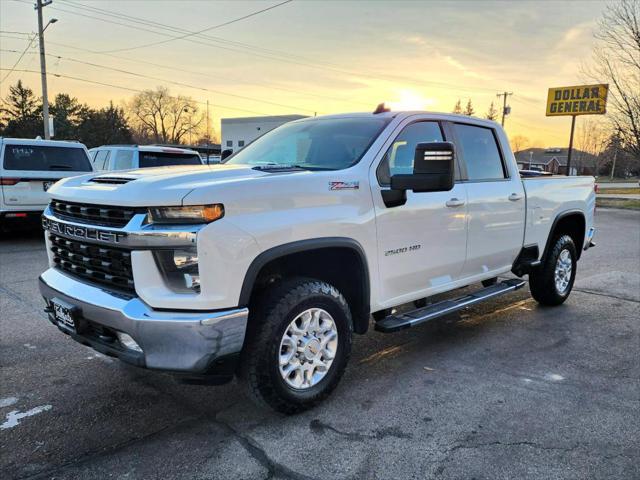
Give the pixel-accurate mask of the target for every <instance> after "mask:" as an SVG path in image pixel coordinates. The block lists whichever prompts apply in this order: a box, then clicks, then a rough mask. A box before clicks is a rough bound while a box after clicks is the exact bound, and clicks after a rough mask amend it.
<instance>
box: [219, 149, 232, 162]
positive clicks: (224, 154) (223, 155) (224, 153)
mask: <svg viewBox="0 0 640 480" xmlns="http://www.w3.org/2000/svg"><path fill="white" fill-rule="evenodd" d="M232 153H233V150H231V149H230V148H229V149H227V150H223V151H222V153H221V154H220V161H221V162H222V161H223V160H224V159H226V158H228V157H230V156H231V154H232Z"/></svg>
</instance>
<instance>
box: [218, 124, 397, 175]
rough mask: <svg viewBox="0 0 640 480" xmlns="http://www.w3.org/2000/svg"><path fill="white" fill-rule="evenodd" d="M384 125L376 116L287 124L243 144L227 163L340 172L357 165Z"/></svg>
mask: <svg viewBox="0 0 640 480" xmlns="http://www.w3.org/2000/svg"><path fill="white" fill-rule="evenodd" d="M387 123H388V120H387V119H385V118H380V117H377V118H375V117H365V118H337V119H314V120H305V121H301V122H293V123H287V124H285V125H282V126H281V127H278V128H276V129H275V130H272V131H270V132H269V133H266V134H265V135H263V136H262V137H260V138H258V139H257V140H255V141H254V142H252V143H251V144H249V145H247V146H246V147H245V148H243V149H242V150H240V151H239V152H238V153H236V154H235V155H233V156H231V157H229V159H228V160H227V163H230V164H236V165H255V166H259V165H276V166H283V167H287V166H295V167H298V168H306V169H309V170H340V169H343V168H347V167H350V166H351V165H353V164H355V163H357V162H358V161H359V160H360V158H361V157H362V156H363V155H364V153H365V152H366V151H367V149H368V148H369V146H370V145H371V144H372V143H373V141H374V140H375V139H376V137H377V136H378V134H379V133H380V132H381V131H382V129H383V128H384V127H385V126H386V124H387Z"/></svg>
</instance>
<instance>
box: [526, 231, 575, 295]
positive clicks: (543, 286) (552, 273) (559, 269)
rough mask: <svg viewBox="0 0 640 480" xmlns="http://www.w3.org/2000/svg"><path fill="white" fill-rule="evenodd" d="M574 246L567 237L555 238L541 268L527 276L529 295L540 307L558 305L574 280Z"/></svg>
mask: <svg viewBox="0 0 640 480" xmlns="http://www.w3.org/2000/svg"><path fill="white" fill-rule="evenodd" d="M577 258H578V255H577V252H576V246H575V244H574V243H573V240H572V239H571V237H570V236H569V235H562V236H560V237H557V238H556V239H555V241H554V243H553V245H552V247H551V250H550V251H549V253H548V254H547V258H546V259H545V262H544V263H543V264H542V265H541V267H540V268H539V269H538V270H536V271H534V272H531V273H530V274H529V287H530V288H531V295H532V296H533V298H534V299H535V300H536V301H537V302H538V303H541V304H542V305H560V304H561V303H563V302H564V301H565V300H566V299H567V298H568V297H569V294H570V293H571V290H572V289H573V282H574V281H575V278H576V262H577Z"/></svg>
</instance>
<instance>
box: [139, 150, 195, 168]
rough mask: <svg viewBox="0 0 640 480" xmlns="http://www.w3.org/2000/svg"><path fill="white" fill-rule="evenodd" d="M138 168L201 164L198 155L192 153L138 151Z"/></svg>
mask: <svg viewBox="0 0 640 480" xmlns="http://www.w3.org/2000/svg"><path fill="white" fill-rule="evenodd" d="M139 159H140V168H147V167H166V166H168V165H202V162H201V161H200V155H198V154H193V153H171V152H140V153H139Z"/></svg>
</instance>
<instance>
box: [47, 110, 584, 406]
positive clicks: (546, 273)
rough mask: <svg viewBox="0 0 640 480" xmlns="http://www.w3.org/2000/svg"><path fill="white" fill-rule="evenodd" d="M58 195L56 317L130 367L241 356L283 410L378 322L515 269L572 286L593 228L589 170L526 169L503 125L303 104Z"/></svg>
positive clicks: (545, 300)
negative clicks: (310, 108)
mask: <svg viewBox="0 0 640 480" xmlns="http://www.w3.org/2000/svg"><path fill="white" fill-rule="evenodd" d="M50 194H51V196H52V200H51V204H50V205H49V207H48V208H47V210H46V211H45V212H44V215H43V226H44V229H45V236H46V245H47V251H48V254H49V261H50V268H49V269H48V270H47V271H46V272H44V273H43V274H42V275H41V277H40V291H41V292H42V295H43V297H44V299H45V301H46V311H47V312H48V313H49V319H50V321H51V323H53V324H54V325H55V326H57V327H58V328H59V329H60V330H61V331H63V332H64V333H66V334H68V335H70V336H71V337H72V338H73V339H74V340H77V341H78V342H81V343H83V344H85V345H88V346H91V347H92V348H94V349H96V350H98V351H100V352H103V353H105V354H107V355H112V356H115V357H118V358H120V359H121V360H123V361H125V362H129V363H131V364H134V365H138V366H140V367H145V368H149V369H155V370H161V371H166V372H172V373H174V374H176V375H179V376H182V377H184V378H185V379H188V380H207V381H209V382H210V383H215V382H224V381H228V380H230V379H231V378H232V377H233V376H234V375H237V376H238V377H239V378H240V379H241V380H242V381H243V382H244V383H245V384H246V385H247V386H248V391H249V392H250V393H251V395H252V396H253V397H254V398H255V399H257V400H258V401H259V402H260V403H262V404H266V405H269V406H271V407H272V408H274V409H276V410H279V411H281V412H285V413H293V412H297V411H300V410H303V409H305V408H309V407H310V406H312V405H314V404H315V403H317V402H318V401H320V400H322V399H323V398H325V397H326V396H327V395H329V393H330V392H331V391H332V390H333V389H334V388H335V386H336V385H337V383H338V381H339V379H340V377H341V376H342V374H343V372H344V370H345V368H346V365H347V361H348V359H349V354H350V351H351V344H352V334H353V333H356V334H365V333H367V331H368V330H370V326H371V325H373V328H374V329H375V330H377V331H379V332H385V333H389V332H394V331H397V330H400V329H405V328H412V327H415V326H417V325H419V324H421V323H424V322H428V321H432V320H434V319H436V318H438V317H441V316H443V315H445V314H448V313H451V312H454V311H456V310H459V309H462V308H464V307H466V306H468V305H472V304H474V303H478V302H481V301H488V300H490V299H492V298H494V297H496V296H497V295H502V294H506V293H509V292H512V291H514V290H516V289H518V288H520V287H522V286H524V285H525V282H524V280H522V278H519V277H522V276H525V275H528V278H529V286H530V290H531V293H532V295H533V297H534V298H535V299H536V300H537V301H538V302H540V303H542V304H545V305H558V304H560V303H562V302H564V301H565V300H566V299H567V297H568V296H569V294H570V292H571V289H572V286H573V282H574V279H575V275H576V266H577V261H578V260H579V259H580V256H581V254H582V252H583V250H586V249H588V248H589V247H590V246H592V245H593V242H592V239H593V235H594V227H593V213H594V208H595V194H594V179H593V177H534V178H530V179H522V178H521V177H520V175H519V173H518V166H517V164H516V161H515V159H514V156H513V153H512V152H511V150H510V148H509V143H508V140H507V136H506V135H505V132H504V131H503V129H502V128H501V127H500V125H498V124H496V123H495V122H492V121H489V120H481V119H477V118H472V117H468V116H459V115H450V114H437V113H428V112H389V111H386V110H385V109H378V110H376V112H375V113H360V114H344V115H333V116H323V117H314V118H307V119H302V120H298V121H294V122H290V123H287V124H285V125H283V126H280V127H278V128H276V129H275V130H273V131H271V132H269V133H267V134H265V135H264V136H262V137H260V138H259V139H257V140H255V141H254V142H253V143H251V144H250V145H248V146H246V147H245V148H244V149H242V150H241V151H239V152H236V153H235V154H234V155H232V156H231V157H229V158H227V159H226V160H225V162H224V163H223V164H220V165H208V166H207V165H205V166H182V167H162V168H147V169H138V170H130V171H126V172H118V175H117V177H114V176H113V175H112V174H99V175H95V174H90V175H84V176H82V177H76V178H72V179H68V180H65V181H62V182H59V183H58V184H56V185H55V186H54V187H53V188H52V189H51V190H50ZM511 273H513V274H515V275H511ZM505 275H507V276H508V278H506V279H503V280H502V281H498V280H497V279H498V277H503V278H504V276H505ZM466 286H473V287H474V288H473V290H472V292H471V293H468V294H465V295H462V296H460V294H459V293H458V294H457V295H458V296H456V294H455V293H453V294H452V295H451V296H450V297H451V298H447V299H446V300H443V301H438V302H434V301H431V297H433V296H434V295H436V294H441V293H443V292H454V291H455V290H457V289H459V288H461V287H466Z"/></svg>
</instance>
